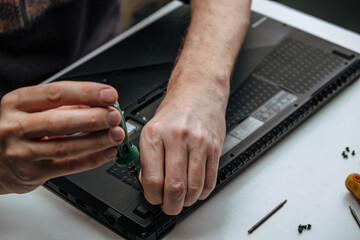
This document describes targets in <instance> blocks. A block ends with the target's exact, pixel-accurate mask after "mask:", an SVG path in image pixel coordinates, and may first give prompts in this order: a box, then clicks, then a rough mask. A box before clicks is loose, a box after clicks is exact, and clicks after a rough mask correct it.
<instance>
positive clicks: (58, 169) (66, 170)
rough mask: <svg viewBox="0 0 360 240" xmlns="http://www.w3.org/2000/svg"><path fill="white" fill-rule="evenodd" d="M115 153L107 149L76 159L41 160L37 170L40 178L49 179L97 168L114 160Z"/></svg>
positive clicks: (115, 151)
mask: <svg viewBox="0 0 360 240" xmlns="http://www.w3.org/2000/svg"><path fill="white" fill-rule="evenodd" d="M116 153H117V150H116V148H108V149H105V150H103V151H100V152H96V153H91V154H88V155H85V156H80V157H78V158H71V159H65V160H43V161H39V162H38V166H37V168H38V172H39V174H42V178H44V179H49V178H54V177H59V176H64V175H68V174H73V173H78V172H82V171H86V170H90V169H94V168H97V167H99V166H101V165H103V164H104V163H107V162H108V161H110V160H112V159H114V157H115V156H116Z"/></svg>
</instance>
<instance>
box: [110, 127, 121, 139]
mask: <svg viewBox="0 0 360 240" xmlns="http://www.w3.org/2000/svg"><path fill="white" fill-rule="evenodd" d="M110 136H111V138H112V139H113V140H114V141H115V142H121V141H122V140H123V138H124V131H123V130H122V129H121V127H114V128H112V129H110Z"/></svg>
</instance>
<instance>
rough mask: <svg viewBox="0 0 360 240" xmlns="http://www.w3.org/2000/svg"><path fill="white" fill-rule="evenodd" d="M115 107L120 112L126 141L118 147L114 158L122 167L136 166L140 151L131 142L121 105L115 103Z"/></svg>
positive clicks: (121, 125)
mask: <svg viewBox="0 0 360 240" xmlns="http://www.w3.org/2000/svg"><path fill="white" fill-rule="evenodd" d="M113 107H114V108H115V109H117V110H118V111H119V112H120V115H121V122H120V125H119V126H120V127H121V128H122V129H123V130H124V133H125V138H124V141H123V142H122V143H121V144H120V145H118V146H117V147H116V148H117V149H118V153H117V155H116V157H115V158H114V162H115V163H116V164H117V165H119V166H121V167H129V166H132V165H134V164H135V162H136V161H137V160H139V150H138V148H137V147H136V146H135V145H133V144H132V143H131V142H130V140H129V136H128V131H127V128H126V122H125V118H124V115H123V114H122V111H121V109H120V106H119V104H118V103H115V104H114V105H113Z"/></svg>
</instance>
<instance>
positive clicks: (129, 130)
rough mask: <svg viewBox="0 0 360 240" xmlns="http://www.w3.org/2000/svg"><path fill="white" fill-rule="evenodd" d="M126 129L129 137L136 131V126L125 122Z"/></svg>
mask: <svg viewBox="0 0 360 240" xmlns="http://www.w3.org/2000/svg"><path fill="white" fill-rule="evenodd" d="M126 128H127V130H128V134H129V135H130V134H131V133H132V132H133V131H134V130H135V129H136V126H134V125H132V124H131V123H129V122H126Z"/></svg>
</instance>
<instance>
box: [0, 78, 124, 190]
mask: <svg viewBox="0 0 360 240" xmlns="http://www.w3.org/2000/svg"><path fill="white" fill-rule="evenodd" d="M117 98H118V94H117V92H116V90H115V89H113V88H112V87H110V86H108V85H104V84H98V83H90V82H69V81H63V82H56V83H50V84H46V85H38V86H33V87H25V88H20V89H17V90H15V91H13V92H10V93H8V94H7V95H5V96H4V97H3V98H2V100H1V108H0V194H5V193H25V192H29V191H32V190H34V189H35V188H37V187H38V186H40V185H42V184H43V183H44V182H45V181H47V180H48V179H50V178H53V177H57V176H62V175H67V174H72V173H76V172H80V171H85V170H89V169H92V168H95V167H98V166H100V165H102V164H103V163H105V162H107V161H110V160H112V159H113V158H114V157H115V156H116V153H117V151H116V149H115V148H114V146H116V145H119V144H120V143H121V142H122V141H123V138H124V132H123V130H122V129H121V128H120V127H119V126H118V125H119V123H120V114H119V112H118V111H116V110H115V109H114V108H112V107H110V106H111V105H112V104H114V103H115V102H116V101H117ZM74 133H80V134H75V135H74Z"/></svg>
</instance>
